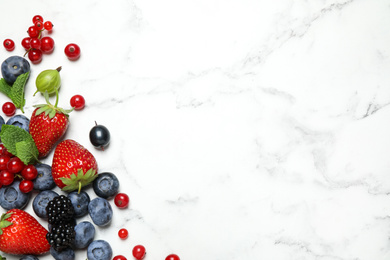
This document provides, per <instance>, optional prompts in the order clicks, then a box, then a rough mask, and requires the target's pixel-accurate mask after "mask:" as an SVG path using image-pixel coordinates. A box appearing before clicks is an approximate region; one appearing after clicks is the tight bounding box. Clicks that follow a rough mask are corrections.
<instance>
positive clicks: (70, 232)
mask: <svg viewBox="0 0 390 260" xmlns="http://www.w3.org/2000/svg"><path fill="white" fill-rule="evenodd" d="M75 235H76V232H75V231H74V225H73V224H71V223H62V224H59V225H54V226H52V227H51V230H50V232H48V233H47V235H46V239H47V241H48V242H49V244H50V246H51V247H53V248H54V250H56V251H57V252H62V251H63V250H65V249H68V248H71V247H72V246H73V244H74V239H75Z"/></svg>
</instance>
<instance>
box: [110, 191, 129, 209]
mask: <svg viewBox="0 0 390 260" xmlns="http://www.w3.org/2000/svg"><path fill="white" fill-rule="evenodd" d="M129 201H130V200H129V196H127V194H125V193H118V194H117V195H116V196H115V199H114V203H115V205H116V206H117V207H118V208H120V209H124V208H127V206H128V205H129Z"/></svg>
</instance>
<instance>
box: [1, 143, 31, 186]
mask: <svg viewBox="0 0 390 260" xmlns="http://www.w3.org/2000/svg"><path fill="white" fill-rule="evenodd" d="M37 176H38V171H37V169H36V168H35V166H34V165H32V164H29V165H25V164H24V163H23V162H22V161H21V160H20V159H19V158H18V157H16V156H14V155H13V154H11V153H10V152H9V151H8V150H7V148H5V147H4V145H3V144H0V187H2V186H3V185H4V186H6V185H11V184H12V183H13V182H14V180H15V179H16V178H19V179H21V182H20V184H19V189H20V191H21V192H24V193H28V192H30V191H32V190H33V188H34V183H33V180H35V179H36V178H37Z"/></svg>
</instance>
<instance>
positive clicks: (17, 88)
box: [9, 72, 30, 113]
mask: <svg viewBox="0 0 390 260" xmlns="http://www.w3.org/2000/svg"><path fill="white" fill-rule="evenodd" d="M29 76H30V72H26V73H24V74H21V75H20V76H18V77H17V78H16V81H15V82H14V84H13V85H12V88H11V92H10V93H9V97H10V98H11V100H12V102H13V103H14V104H15V106H16V107H17V108H20V110H22V112H23V113H24V111H23V107H24V105H25V103H26V100H25V98H24V87H25V86H26V82H27V80H28V78H29Z"/></svg>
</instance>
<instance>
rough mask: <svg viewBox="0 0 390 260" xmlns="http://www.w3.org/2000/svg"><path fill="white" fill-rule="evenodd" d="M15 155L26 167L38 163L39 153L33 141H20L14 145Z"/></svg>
mask: <svg viewBox="0 0 390 260" xmlns="http://www.w3.org/2000/svg"><path fill="white" fill-rule="evenodd" d="M16 154H17V156H18V157H19V159H20V160H21V161H22V162H23V163H24V164H26V165H27V164H33V163H35V162H37V161H38V155H39V151H38V148H37V146H36V145H35V143H34V141H33V142H29V141H22V142H18V143H16Z"/></svg>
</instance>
